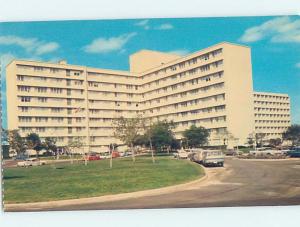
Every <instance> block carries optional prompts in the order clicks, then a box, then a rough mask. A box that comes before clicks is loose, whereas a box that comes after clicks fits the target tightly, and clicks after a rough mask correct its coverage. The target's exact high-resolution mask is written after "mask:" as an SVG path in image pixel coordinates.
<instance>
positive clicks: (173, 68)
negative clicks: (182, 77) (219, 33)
mask: <svg viewBox="0 0 300 227" xmlns="http://www.w3.org/2000/svg"><path fill="white" fill-rule="evenodd" d="M221 53H222V48H219V49H217V50H214V51H211V52H208V53H205V54H202V55H200V56H197V57H194V58H192V59H189V60H186V61H183V62H180V63H178V64H175V65H172V66H168V67H165V68H163V69H159V70H157V71H155V72H152V73H149V74H147V75H144V76H142V79H144V78H147V77H152V76H157V75H159V74H161V73H163V74H165V73H167V72H168V71H176V70H177V69H182V68H184V67H186V66H190V65H194V64H197V62H198V61H200V62H203V61H207V60H209V58H210V57H216V56H217V55H219V54H221Z"/></svg>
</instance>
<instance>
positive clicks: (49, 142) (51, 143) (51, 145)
mask: <svg viewBox="0 0 300 227" xmlns="http://www.w3.org/2000/svg"><path fill="white" fill-rule="evenodd" d="M43 145H44V148H45V150H46V151H47V153H49V152H52V153H53V154H56V155H57V146H56V139H52V138H50V137H46V139H45V141H44V143H43Z"/></svg>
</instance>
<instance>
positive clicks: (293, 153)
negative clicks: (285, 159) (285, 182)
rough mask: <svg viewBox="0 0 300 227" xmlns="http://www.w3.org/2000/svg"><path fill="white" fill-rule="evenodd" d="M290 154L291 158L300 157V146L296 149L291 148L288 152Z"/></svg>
mask: <svg viewBox="0 0 300 227" xmlns="http://www.w3.org/2000/svg"><path fill="white" fill-rule="evenodd" d="M287 154H288V156H290V157H291V158H300V147H297V148H296V149H294V150H290V151H288V152H287Z"/></svg>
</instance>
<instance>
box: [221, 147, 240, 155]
mask: <svg viewBox="0 0 300 227" xmlns="http://www.w3.org/2000/svg"><path fill="white" fill-rule="evenodd" d="M224 154H225V155H226V156H235V155H238V152H237V151H236V150H234V149H228V150H226V151H224Z"/></svg>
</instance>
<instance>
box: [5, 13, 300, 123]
mask: <svg viewBox="0 0 300 227" xmlns="http://www.w3.org/2000/svg"><path fill="white" fill-rule="evenodd" d="M222 41H228V42H233V43H239V44H244V45H248V46H250V47H251V48H252V66H253V81H254V89H255V90H257V91H268V92H281V93H288V94H289V95H290V97H291V104H292V108H291V111H292V123H298V124H300V92H299V90H300V17H298V16H289V17H287V16H284V17H227V18H186V19H139V20H86V21H51V22H18V23H16V22H14V23H0V59H1V63H2V69H4V67H5V65H6V64H7V63H8V62H9V61H11V60H12V59H14V58H20V59H35V60H42V61H58V60H60V59H66V60H67V61H68V63H70V64H78V65H87V66H92V67H98V68H109V69H120V70H128V67H129V65H128V57H129V55H130V54H132V53H134V52H136V51H138V50H140V49H152V50H158V51H164V52H174V53H178V54H181V55H185V54H188V53H191V52H194V51H197V50H200V49H202V48H205V47H207V46H210V45H214V44H216V43H219V42H222ZM5 90H6V87H5V75H4V73H2V87H1V94H2V107H3V124H4V126H6V111H5V109H6V100H5Z"/></svg>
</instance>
